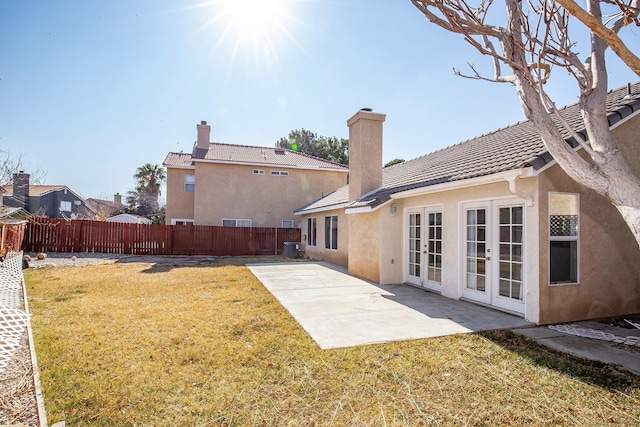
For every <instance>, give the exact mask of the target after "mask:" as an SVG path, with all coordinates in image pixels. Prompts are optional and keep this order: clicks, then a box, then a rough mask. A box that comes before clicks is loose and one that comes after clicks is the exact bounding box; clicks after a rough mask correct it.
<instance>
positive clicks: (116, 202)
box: [85, 193, 126, 220]
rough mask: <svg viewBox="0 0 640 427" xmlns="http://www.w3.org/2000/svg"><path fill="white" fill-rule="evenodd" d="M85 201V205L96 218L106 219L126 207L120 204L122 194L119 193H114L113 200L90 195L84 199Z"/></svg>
mask: <svg viewBox="0 0 640 427" xmlns="http://www.w3.org/2000/svg"><path fill="white" fill-rule="evenodd" d="M85 202H86V204H87V207H88V208H89V209H91V211H92V212H93V214H94V216H93V218H94V219H97V220H106V219H107V218H109V217H111V216H113V215H116V214H119V213H120V212H123V211H124V209H125V207H126V206H125V205H123V204H122V195H121V194H120V193H116V194H114V195H113V200H102V199H94V198H91V197H90V198H88V199H86V201H85Z"/></svg>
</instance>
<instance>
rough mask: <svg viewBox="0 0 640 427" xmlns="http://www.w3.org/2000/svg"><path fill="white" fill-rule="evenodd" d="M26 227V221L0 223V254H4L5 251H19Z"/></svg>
mask: <svg viewBox="0 0 640 427" xmlns="http://www.w3.org/2000/svg"><path fill="white" fill-rule="evenodd" d="M26 228H27V222H26V221H19V222H4V223H1V224H0V256H5V255H6V254H7V252H18V251H20V248H21V246H22V241H23V239H24V234H25V229H26Z"/></svg>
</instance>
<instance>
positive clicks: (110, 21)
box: [0, 0, 637, 199]
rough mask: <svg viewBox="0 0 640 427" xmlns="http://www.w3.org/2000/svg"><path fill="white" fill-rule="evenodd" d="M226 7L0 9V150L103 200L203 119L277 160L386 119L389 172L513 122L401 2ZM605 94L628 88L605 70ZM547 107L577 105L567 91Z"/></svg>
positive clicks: (623, 77)
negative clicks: (371, 117)
mask: <svg viewBox="0 0 640 427" xmlns="http://www.w3.org/2000/svg"><path fill="white" fill-rule="evenodd" d="M264 1H267V0H264ZM239 2H240V0H235V3H239ZM232 4H234V2H231V3H230V2H228V1H227V2H225V1H222V0H220V1H210V2H208V3H207V2H202V1H188V0H185V1H168V0H126V1H124V0H109V1H86V0H75V1H72V0H67V1H65V0H59V1H33V0H2V1H0V149H2V150H10V151H11V153H12V154H13V155H14V156H17V155H20V156H22V158H23V160H24V162H25V166H26V167H25V169H26V171H27V172H29V171H34V170H37V169H39V170H41V171H43V172H45V173H46V176H45V179H44V182H43V183H45V184H62V185H67V186H68V187H70V188H71V189H72V190H74V191H76V192H78V193H79V194H80V195H81V196H83V197H85V198H88V197H97V198H104V199H110V198H111V197H112V195H113V194H114V193H116V192H119V193H121V194H126V192H127V191H129V190H132V189H133V188H134V186H135V182H134V180H133V174H134V173H135V170H136V168H137V167H139V166H141V165H143V164H145V163H157V164H161V163H162V161H163V160H164V158H165V156H166V155H167V153H168V152H170V151H176V152H179V151H185V152H189V151H190V150H191V148H192V146H193V142H194V140H195V138H196V124H197V123H199V122H200V121H201V120H207V121H208V123H209V124H210V125H211V126H212V132H211V138H212V140H213V141H216V142H223V143H230V144H243V145H258V146H273V145H274V144H275V142H276V141H277V140H278V139H280V138H281V137H286V136H287V135H288V134H289V132H290V131H291V130H293V129H301V128H305V129H308V130H311V131H313V132H316V133H318V134H319V135H325V136H336V137H339V138H347V137H348V129H347V126H346V121H347V119H348V118H349V117H351V116H352V115H353V114H354V113H355V112H356V111H357V110H358V109H360V108H362V107H369V108H373V110H374V111H376V112H380V113H384V114H386V115H387V118H386V122H385V124H384V159H383V160H384V161H385V162H386V161H389V160H391V159H394V158H402V159H410V158H414V157H418V156H420V155H423V154H426V153H429V152H431V151H434V150H436V149H439V148H443V147H445V146H448V145H451V144H454V143H457V142H460V141H463V140H465V139H468V138H472V137H474V136H477V135H480V134H483V133H487V132H490V131H492V130H495V129H497V128H500V127H504V126H507V125H509V124H512V123H514V122H517V121H520V120H522V118H523V115H522V112H521V110H520V106H519V102H518V100H517V97H516V95H515V91H514V89H513V88H512V87H511V86H509V85H504V84H494V83H488V82H479V81H473V80H467V79H462V78H460V77H456V76H455V75H454V74H453V71H452V68H454V67H455V68H457V69H462V70H466V69H467V68H466V64H467V62H471V63H474V64H476V65H477V66H480V67H485V69H486V66H487V65H489V64H488V62H487V60H486V59H483V58H481V57H480V56H479V55H478V54H477V53H475V51H474V50H472V48H471V47H468V46H467V45H466V43H464V42H463V41H462V40H461V39H460V38H459V37H458V36H455V35H452V34H448V33H446V32H445V31H443V30H441V29H439V28H437V27H435V26H433V25H431V24H428V23H427V22H426V21H425V19H424V17H423V16H422V15H421V14H420V12H419V11H418V10H417V9H416V8H415V7H414V6H413V5H412V4H411V2H410V1H409V0H396V1H391V0H387V1H385V0H322V1H321V0H289V1H286V0H281V4H279V5H278V6H273V7H272V8H271V9H270V10H269V11H258V13H257V14H256V16H251V17H249V18H247V17H246V16H245V17H244V18H242V19H241V18H239V16H237V12H236V11H234V10H232V9H233V8H232V6H230V5H232ZM636 41H637V38H636V39H635V41H634V43H635V42H636ZM560 72H562V71H560ZM609 79H610V82H609V86H610V88H615V87H619V86H622V85H624V84H626V83H627V82H628V81H636V80H637V77H636V76H635V75H634V74H633V73H631V72H630V71H628V69H626V68H625V67H621V66H619V65H618V64H613V65H612V66H611V67H610V77H609ZM553 93H554V94H555V96H556V99H557V103H558V105H566V104H569V103H573V102H575V100H576V93H577V92H576V91H575V87H574V86H571V84H566V82H565V83H558V84H556V86H555V87H554V89H553Z"/></svg>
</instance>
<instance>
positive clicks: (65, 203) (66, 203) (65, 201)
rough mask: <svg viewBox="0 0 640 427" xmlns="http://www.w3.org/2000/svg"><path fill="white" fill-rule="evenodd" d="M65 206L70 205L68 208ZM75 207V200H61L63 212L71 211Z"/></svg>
mask: <svg viewBox="0 0 640 427" xmlns="http://www.w3.org/2000/svg"><path fill="white" fill-rule="evenodd" d="M63 206H68V209H65V207H63ZM72 209H73V202H71V201H70V200H60V211H61V212H71V211H72Z"/></svg>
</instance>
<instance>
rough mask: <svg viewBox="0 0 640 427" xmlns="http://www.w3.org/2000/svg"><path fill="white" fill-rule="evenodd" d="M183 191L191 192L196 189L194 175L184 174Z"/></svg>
mask: <svg viewBox="0 0 640 427" xmlns="http://www.w3.org/2000/svg"><path fill="white" fill-rule="evenodd" d="M184 191H185V192H186V193H193V192H194V191H196V176H195V175H185V176H184Z"/></svg>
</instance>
